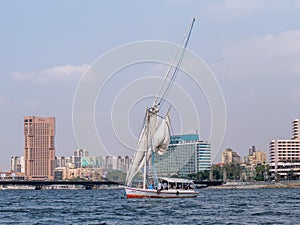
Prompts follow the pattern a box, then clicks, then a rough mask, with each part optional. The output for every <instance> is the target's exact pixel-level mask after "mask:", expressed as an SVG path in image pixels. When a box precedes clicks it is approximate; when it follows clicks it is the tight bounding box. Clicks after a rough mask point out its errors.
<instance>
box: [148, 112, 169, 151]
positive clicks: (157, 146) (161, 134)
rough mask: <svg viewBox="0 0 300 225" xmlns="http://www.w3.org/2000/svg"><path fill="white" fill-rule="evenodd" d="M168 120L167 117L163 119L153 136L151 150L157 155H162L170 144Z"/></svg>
mask: <svg viewBox="0 0 300 225" xmlns="http://www.w3.org/2000/svg"><path fill="white" fill-rule="evenodd" d="M169 127H170V118H169V115H167V116H166V118H165V119H163V121H162V123H161V124H160V126H159V127H158V129H157V130H156V133H155V134H154V135H153V142H152V143H153V150H154V152H157V153H158V154H159V155H163V154H164V153H165V152H166V151H167V148H168V146H169V143H170V129H169Z"/></svg>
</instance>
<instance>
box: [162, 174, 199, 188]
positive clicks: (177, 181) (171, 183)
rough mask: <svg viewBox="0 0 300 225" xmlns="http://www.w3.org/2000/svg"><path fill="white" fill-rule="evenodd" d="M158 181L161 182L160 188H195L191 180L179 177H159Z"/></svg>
mask: <svg viewBox="0 0 300 225" xmlns="http://www.w3.org/2000/svg"><path fill="white" fill-rule="evenodd" d="M158 182H159V183H160V184H161V185H159V186H161V189H162V190H168V189H173V190H174V189H177V190H178V189H179V190H190V189H195V185H194V183H193V181H191V180H187V179H181V178H165V177H159V178H158Z"/></svg>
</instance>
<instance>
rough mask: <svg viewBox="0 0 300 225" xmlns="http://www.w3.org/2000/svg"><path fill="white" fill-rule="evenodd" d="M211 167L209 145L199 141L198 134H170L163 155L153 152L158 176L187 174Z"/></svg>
mask: <svg viewBox="0 0 300 225" xmlns="http://www.w3.org/2000/svg"><path fill="white" fill-rule="evenodd" d="M210 167H211V146H210V143H209V142H206V141H200V140H199V135H198V134H183V135H174V136H171V140H170V144H169V147H168V150H167V152H166V153H165V154H164V155H161V156H160V155H158V154H155V169H156V171H157V174H158V175H159V176H172V175H174V174H178V175H187V174H191V173H197V172H199V171H203V170H209V169H210Z"/></svg>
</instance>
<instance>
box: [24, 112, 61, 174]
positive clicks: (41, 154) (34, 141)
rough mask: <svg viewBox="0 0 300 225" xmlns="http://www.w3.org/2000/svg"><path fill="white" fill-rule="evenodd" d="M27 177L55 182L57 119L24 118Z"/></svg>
mask: <svg viewBox="0 0 300 225" xmlns="http://www.w3.org/2000/svg"><path fill="white" fill-rule="evenodd" d="M24 163H25V176H26V177H27V178H28V179H31V180H34V179H35V180H45V179H49V180H53V178H54V167H55V118H54V117H47V118H43V117H37V116H25V117H24Z"/></svg>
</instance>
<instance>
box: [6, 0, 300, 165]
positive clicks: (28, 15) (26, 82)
mask: <svg viewBox="0 0 300 225" xmlns="http://www.w3.org/2000/svg"><path fill="white" fill-rule="evenodd" d="M193 17H195V18H196V23H195V26H194V28H193V33H192V36H191V39H190V42H189V45H188V48H189V49H190V50H191V51H192V52H194V53H195V54H197V55H198V56H199V57H200V58H201V59H202V60H203V61H204V62H205V63H206V64H207V65H208V67H209V68H210V69H211V71H212V72H213V73H214V75H215V77H216V79H217V81H218V83H219V86H220V88H221V89H222V93H223V96H224V99H225V104H226V112H227V115H226V122H227V126H226V133H225V136H224V140H223V142H222V146H221V149H219V150H215V151H222V150H223V149H225V148H228V147H230V148H232V149H233V150H234V151H236V152H238V153H239V154H240V155H242V156H244V155H246V154H247V151H248V149H249V148H250V147H251V146H253V145H255V146H256V148H257V149H259V150H263V151H266V152H267V151H268V144H269V141H270V140H272V139H285V138H286V139H290V138H291V136H292V130H291V127H292V120H293V119H295V118H299V117H300V105H299V100H300V24H299V21H300V1H298V0H286V1H284V0H268V1H267V0H265V1H264V0H251V1H250V0H246V1H244V0H243V1H242V0H224V1H221V0H220V1H213V0H212V1H196V0H195V1H193V0H186V1H183V0H173V1H172V0H162V1H42V2H41V1H30V0H29V1H24V2H22V1H2V2H1V7H0V37H1V38H0V62H1V64H0V65H1V66H0V87H1V88H0V118H1V120H0V151H1V156H0V170H9V160H10V157H11V156H21V155H23V145H24V143H23V139H24V138H23V117H24V116H25V115H36V116H44V117H47V116H55V117H56V155H58V156H70V155H72V152H73V151H74V150H75V149H76V148H80V147H82V146H78V143H77V142H76V141H77V140H76V138H75V137H74V133H73V125H72V106H73V100H74V96H75V95H76V90H77V87H78V86H79V84H80V81H81V79H82V77H83V76H84V74H85V72H86V71H87V70H88V69H89V68H90V66H92V65H93V63H95V61H96V60H97V59H99V57H100V56H103V55H105V54H106V53H107V52H108V51H110V50H112V49H116V48H118V46H121V45H125V44H127V43H132V42H137V41H144V40H159V41H165V42H171V43H176V44H179V43H180V41H181V39H182V35H183V34H184V32H185V30H186V28H187V26H188V24H189V23H190V21H191V19H192V18H193ZM158 54H159V52H158ZM165 69H166V66H164V65H157V63H156V64H155V63H153V64H151V63H150V64H147V65H132V66H129V67H127V68H125V69H124V70H122V71H120V72H119V73H116V74H114V76H113V77H112V78H111V80H110V81H111V82H110V83H108V84H107V86H106V87H105V88H104V89H103V91H102V92H101V93H100V94H99V96H100V97H99V96H98V97H99V98H98V100H99V101H97V104H95V124H96V127H97V129H98V130H97V132H98V136H101V137H100V138H101V139H102V141H103V142H104V144H105V146H106V148H107V149H109V151H110V152H111V153H112V154H114V155H116V154H119V155H125V154H130V153H132V152H131V151H128V149H127V150H126V148H125V147H124V145H122V144H121V145H120V143H119V145H118V140H117V139H116V137H115V133H114V132H112V131H113V129H112V128H111V127H112V125H111V124H113V123H114V120H113V118H112V116H111V115H112V112H111V105H112V102H113V101H114V100H115V99H116V97H115V96H116V95H118V94H119V93H120V90H123V89H122V88H124V87H126V86H128V84H129V83H130V82H135V81H136V80H138V79H139V76H141V77H144V78H145V77H147V76H150V77H151V76H152V75H153V74H154V75H155V76H163V73H164V72H163V71H165ZM159 74H160V75H159ZM183 77H184V76H183V75H182V76H180V74H179V75H178V80H176V81H177V84H181V83H182V87H183V89H185V90H186V91H187V93H188V94H189V95H190V96H191V99H192V100H193V102H194V104H195V105H196V108H197V112H198V115H197V117H198V119H199V121H200V127H199V128H198V127H197V126H196V127H191V130H195V129H197V130H199V133H200V137H201V139H203V140H208V139H209V137H210V130H211V127H210V126H211V122H210V121H211V118H210V115H211V114H210V110H209V109H210V108H209V103H208V102H209V101H208V100H207V99H205V93H201V90H200V91H199V90H196V88H195V87H193V85H192V82H191V81H190V82H189V81H186V80H187V79H183ZM153 79H154V78H153ZM153 85H154V84H153ZM140 88H141V89H144V88H146V87H144V86H140ZM156 88H157V87H156V86H155V85H154V86H153V90H154V89H155V91H154V92H156V91H157V89H156ZM133 94H135V93H133ZM138 94H139V92H138V91H137V92H136V95H138ZM136 99H137V100H139V101H138V103H137V104H133V106H132V108H130V109H129V111H128V112H125V113H127V114H128V118H129V119H128V126H129V130H130V132H132V133H133V136H135V139H134V138H133V139H132V140H131V142H135V141H136V138H137V136H138V133H139V130H140V127H141V124H142V120H143V116H144V115H143V114H142V113H140V112H142V110H144V108H145V107H146V106H145V104H149V103H148V102H147V101H148V100H149V99H148V98H147V96H146V97H145V96H137V97H136ZM149 101H152V100H151V99H150V100H149ZM116 102H117V101H116ZM177 104H178V105H180V104H181V103H177ZM108 106H109V107H108ZM178 110H179V109H178ZM119 115H120V114H119ZM180 115H181V112H180V110H179V111H176V110H175V112H174V118H175V122H174V127H175V132H179V130H180V129H178V130H176V127H177V126H179V125H178V124H176V118H177V119H178V118H180ZM181 122H182V123H185V121H181ZM189 122H191V121H189ZM89 144H90V145H91V146H93V143H89ZM95 145H96V144H95ZM110 148H112V149H110ZM88 150H89V151H90V154H91V155H97V154H99V152H101V151H100V150H97V149H88ZM220 160H221V159H220V157H217V158H216V159H214V162H218V161H220Z"/></svg>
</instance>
